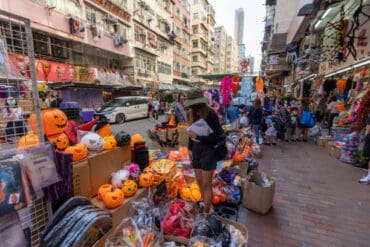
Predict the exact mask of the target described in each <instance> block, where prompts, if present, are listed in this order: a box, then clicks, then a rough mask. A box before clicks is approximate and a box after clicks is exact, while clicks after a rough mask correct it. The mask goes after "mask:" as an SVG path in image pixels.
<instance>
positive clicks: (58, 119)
mask: <svg viewBox="0 0 370 247" xmlns="http://www.w3.org/2000/svg"><path fill="white" fill-rule="evenodd" d="M41 119H42V130H43V132H44V134H45V135H46V136H50V135H55V134H59V133H63V132H64V130H65V129H66V128H67V124H68V118H67V116H66V114H65V113H64V112H62V111H61V110H59V109H56V108H54V109H46V110H42V112H41ZM28 122H29V125H30V127H31V129H32V131H33V132H34V133H37V121H36V114H32V115H31V116H30V118H29V120H28Z"/></svg>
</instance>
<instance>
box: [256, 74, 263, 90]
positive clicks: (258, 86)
mask: <svg viewBox="0 0 370 247" xmlns="http://www.w3.org/2000/svg"><path fill="white" fill-rule="evenodd" d="M256 91H257V92H262V91H263V79H262V78H261V77H259V76H257V78H256Z"/></svg>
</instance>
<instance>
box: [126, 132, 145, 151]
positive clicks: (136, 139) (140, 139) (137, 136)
mask: <svg viewBox="0 0 370 247" xmlns="http://www.w3.org/2000/svg"><path fill="white" fill-rule="evenodd" d="M137 142H145V140H144V137H142V136H141V135H140V134H135V135H132V136H131V141H130V147H131V148H134V146H135V143H137Z"/></svg>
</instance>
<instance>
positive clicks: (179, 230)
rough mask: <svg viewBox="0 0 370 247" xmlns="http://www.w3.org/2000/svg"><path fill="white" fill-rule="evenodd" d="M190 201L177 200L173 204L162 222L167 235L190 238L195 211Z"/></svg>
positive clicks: (164, 232)
mask: <svg viewBox="0 0 370 247" xmlns="http://www.w3.org/2000/svg"><path fill="white" fill-rule="evenodd" d="M192 209H193V207H192V206H191V204H190V203H187V202H185V201H182V200H177V201H175V202H174V203H172V204H171V206H170V208H169V212H168V214H167V216H166V218H165V219H164V220H163V222H162V231H163V234H165V235H171V236H178V237H184V238H189V236H190V233H191V231H192V229H193V225H194V214H193V213H194V212H193V210H192Z"/></svg>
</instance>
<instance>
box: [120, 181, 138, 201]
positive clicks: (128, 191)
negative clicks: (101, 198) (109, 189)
mask: <svg viewBox="0 0 370 247" xmlns="http://www.w3.org/2000/svg"><path fill="white" fill-rule="evenodd" d="M122 191H123V194H124V195H125V197H130V196H133V195H134V194H135V193H136V191H137V184H136V182H135V181H134V180H127V181H125V182H123V184H122Z"/></svg>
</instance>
